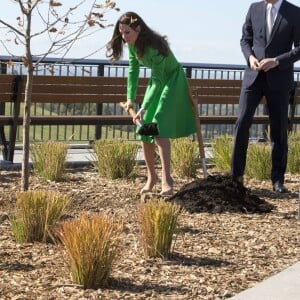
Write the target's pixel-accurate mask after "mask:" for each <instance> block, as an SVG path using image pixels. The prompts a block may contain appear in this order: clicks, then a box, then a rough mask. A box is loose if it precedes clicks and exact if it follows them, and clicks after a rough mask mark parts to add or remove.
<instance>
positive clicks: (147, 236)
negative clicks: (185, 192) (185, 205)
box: [137, 199, 181, 258]
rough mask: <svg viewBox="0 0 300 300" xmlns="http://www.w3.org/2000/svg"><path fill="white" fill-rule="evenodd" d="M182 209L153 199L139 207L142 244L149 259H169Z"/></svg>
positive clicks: (173, 204)
mask: <svg viewBox="0 0 300 300" xmlns="http://www.w3.org/2000/svg"><path fill="white" fill-rule="evenodd" d="M180 212H181V207H180V206H179V205H178V204H175V203H170V202H164V201H162V200H157V199H152V200H150V201H149V202H146V203H141V204H140V205H139V206H138V211H137V216H138V222H139V226H140V235H141V243H142V247H143V249H144V253H145V255H146V256H147V257H160V258H164V257H168V256H169V254H170V252H171V246H172V242H173V239H174V233H175V231H176V229H177V226H178V217H179V214H180Z"/></svg>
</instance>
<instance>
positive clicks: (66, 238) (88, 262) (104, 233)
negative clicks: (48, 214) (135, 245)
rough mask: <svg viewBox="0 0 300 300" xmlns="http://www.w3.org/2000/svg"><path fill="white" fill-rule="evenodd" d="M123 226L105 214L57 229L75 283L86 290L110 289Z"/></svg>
mask: <svg viewBox="0 0 300 300" xmlns="http://www.w3.org/2000/svg"><path fill="white" fill-rule="evenodd" d="M122 232H123V222H122V220H121V219H120V218H116V217H115V216H111V215H108V214H105V213H101V214H92V215H88V214H87V213H84V214H81V215H80V216H79V217H78V218H77V219H74V220H71V221H65V222H63V223H62V224H61V226H60V227H58V228H57V236H58V237H59V239H60V240H61V241H62V243H63V244H64V246H65V247H66V251H67V253H68V256H69V259H70V265H71V276H72V280H73V281H74V282H75V283H76V284H80V285H83V288H84V289H98V288H100V287H104V286H106V285H107V282H108V278H109V275H110V274H111V271H112V267H113V265H114V263H115V261H116V259H117V258H118V255H119V254H120V242H121V233H122Z"/></svg>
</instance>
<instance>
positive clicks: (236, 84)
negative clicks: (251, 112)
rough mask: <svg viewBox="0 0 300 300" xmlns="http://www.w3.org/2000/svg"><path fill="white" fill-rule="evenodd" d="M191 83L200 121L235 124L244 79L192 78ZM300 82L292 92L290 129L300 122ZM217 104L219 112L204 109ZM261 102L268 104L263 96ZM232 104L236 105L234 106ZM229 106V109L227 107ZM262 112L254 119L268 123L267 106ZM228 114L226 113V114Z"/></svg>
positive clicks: (254, 120) (262, 108) (259, 122)
mask: <svg viewBox="0 0 300 300" xmlns="http://www.w3.org/2000/svg"><path fill="white" fill-rule="evenodd" d="M190 85H191V87H192V89H193V94H194V99H196V101H197V103H198V104H199V105H201V106H199V107H200V112H199V114H200V121H201V123H202V124H234V123H235V122H236V119H237V111H236V109H237V105H238V103H239V96H240V91H241V86H242V80H225V79H213V80H209V79H202V80H199V79H190ZM299 88H300V84H299V83H297V82H295V86H294V89H293V90H292V91H291V94H290V108H289V130H291V129H292V125H293V124H299V123H300V115H295V111H296V105H297V104H300V93H299V92H298V90H299ZM209 104H215V105H218V106H219V107H218V108H219V112H217V111H216V106H215V110H212V109H211V108H210V110H209V111H208V110H206V111H205V110H204V109H203V105H209ZM261 104H262V105H264V104H266V99H265V98H264V97H263V98H262V101H261ZM232 105H235V107H233V106H232ZM226 108H227V109H226ZM260 110H261V113H260V114H259V115H258V114H256V115H255V116H254V119H253V123H254V124H268V123H269V117H268V113H267V109H266V107H261V109H260ZM225 114H226V115H225Z"/></svg>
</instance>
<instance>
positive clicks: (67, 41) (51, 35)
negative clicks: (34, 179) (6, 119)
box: [0, 0, 118, 191]
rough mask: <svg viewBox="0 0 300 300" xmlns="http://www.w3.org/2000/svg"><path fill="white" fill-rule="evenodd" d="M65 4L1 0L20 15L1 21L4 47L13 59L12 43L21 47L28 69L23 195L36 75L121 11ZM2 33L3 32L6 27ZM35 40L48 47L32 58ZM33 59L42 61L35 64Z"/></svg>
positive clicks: (108, 4)
mask: <svg viewBox="0 0 300 300" xmlns="http://www.w3.org/2000/svg"><path fill="white" fill-rule="evenodd" d="M100 1H102V0H100ZM4 2H6V3H4ZM66 2H68V1H62V2H59V1H54V0H50V1H46V0H27V1H25V0H6V1H3V0H2V2H1V4H2V6H3V9H7V8H8V5H9V3H10V4H13V5H16V6H17V11H18V13H19V15H18V16H16V18H15V19H14V20H13V21H12V18H11V16H7V20H8V21H6V20H5V19H4V18H3V19H0V24H2V25H3V26H4V29H7V32H6V36H7V37H11V38H6V39H5V40H2V41H1V43H2V45H3V46H4V49H5V50H6V51H7V53H8V54H9V55H11V56H17V55H14V54H13V52H12V50H11V49H12V47H11V46H10V45H11V44H10V45H9V42H13V43H14V44H15V45H19V46H22V47H23V49H24V55H22V61H23V64H24V66H25V67H26V68H27V74H26V86H25V96H24V112H23V119H24V121H23V157H22V180H21V190H22V191H26V190H28V188H29V129H30V106H31V95H32V84H33V73H34V71H35V70H36V69H37V68H38V66H39V65H40V63H41V62H43V60H44V59H45V58H46V57H47V56H49V55H50V54H52V55H54V54H55V55H58V54H59V56H60V58H62V57H65V56H66V54H67V53H68V52H69V51H70V49H71V48H72V47H73V46H74V44H75V43H76V42H77V41H79V40H80V39H83V38H89V37H91V36H92V35H93V34H95V33H96V32H97V31H98V30H99V29H104V28H106V27H107V26H110V25H105V24H106V20H104V18H103V17H104V14H105V13H106V12H107V11H108V10H118V8H116V3H115V2H113V1H110V0H105V1H104V0H103V2H104V3H102V4H97V3H96V1H94V0H92V1H91V0H80V1H79V0H77V1H76V0H74V1H70V3H72V4H71V5H72V6H71V7H68V8H67V9H64V7H63V3H66ZM37 24H38V25H37ZM1 29H2V30H3V27H1ZM35 39H40V40H41V41H43V42H42V43H43V45H46V49H45V51H44V52H43V53H39V54H33V49H32V48H33V47H32V42H33V40H35ZM33 56H34V57H38V58H39V59H38V60H37V61H35V62H33Z"/></svg>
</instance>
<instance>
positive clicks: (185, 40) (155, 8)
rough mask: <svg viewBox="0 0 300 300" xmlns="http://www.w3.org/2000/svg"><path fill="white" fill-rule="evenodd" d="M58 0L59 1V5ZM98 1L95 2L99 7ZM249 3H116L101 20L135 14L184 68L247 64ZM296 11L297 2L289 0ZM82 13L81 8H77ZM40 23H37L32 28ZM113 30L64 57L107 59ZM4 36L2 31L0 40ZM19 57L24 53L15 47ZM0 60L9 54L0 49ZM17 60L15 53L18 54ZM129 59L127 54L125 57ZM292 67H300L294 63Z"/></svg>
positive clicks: (6, 13) (5, 12)
mask: <svg viewBox="0 0 300 300" xmlns="http://www.w3.org/2000/svg"><path fill="white" fill-rule="evenodd" d="M3 1H6V2H7V5H6V6H5V9H2V10H1V12H0V19H2V20H6V21H7V22H12V20H14V19H15V16H16V15H17V13H16V11H15V10H16V9H17V7H16V5H15V4H14V3H13V1H12V0H2V2H3ZM57 1H58V0H57ZM103 1H104V0H99V1H97V3H101V2H102V3H103ZM61 2H62V3H63V5H64V7H70V6H71V5H73V3H74V2H75V0H65V1H63V0H61ZM252 2H253V1H251V0H227V1H223V0H215V1H204V0H202V1H200V0H184V1H178V0H177V1H176V0H144V1H142V0H116V4H117V5H116V6H117V7H118V8H120V11H119V12H116V11H109V12H106V13H105V15H104V18H105V19H106V20H107V24H115V22H116V20H117V19H118V18H119V16H120V15H121V14H122V13H124V12H126V11H134V12H136V13H138V14H139V15H140V16H141V17H142V18H143V19H144V21H145V22H146V23H147V24H148V26H149V27H151V28H152V29H154V30H155V31H157V32H159V33H160V34H162V35H166V36H167V37H168V41H169V43H170V46H171V49H172V51H173V52H174V54H175V56H176V57H177V59H178V61H180V62H182V63H205V64H245V60H244V57H243V55H242V53H241V50H240V44H239V43H240V38H241V31H242V25H243V23H244V20H245V16H246V13H247V11H248V8H249V6H250V4H251V3H252ZM289 2H291V3H293V4H295V5H298V6H300V0H289ZM81 11H82V12H83V11H84V9H81ZM38 27H39V24H35V27H34V28H35V29H36V28H38ZM112 32H113V27H108V28H106V29H104V30H99V31H98V32H97V33H96V35H94V36H93V37H92V38H91V39H90V40H89V41H85V42H82V43H78V44H75V45H74V46H73V48H72V50H71V51H70V52H69V53H68V55H67V57H68V58H82V57H85V56H86V55H88V54H90V53H91V52H92V51H93V50H94V49H95V50H96V49H102V50H100V51H98V52H96V53H95V54H94V55H92V56H90V57H89V58H92V59H106V57H105V45H106V43H107V42H108V41H109V40H110V38H111V36H112ZM4 37H5V33H4V30H3V29H2V30H0V39H1V40H3V39H4ZM43 44H44V42H43V41H39V42H37V43H36V44H34V50H37V52H36V53H38V50H39V48H40V47H42V45H43ZM14 51H15V52H14V53H16V52H17V54H18V53H19V52H20V51H21V52H22V51H23V48H22V47H19V46H18V50H14ZM0 53H1V55H8V54H7V53H6V52H5V49H4V48H3V46H2V45H0ZM18 55H19V54H18ZM123 59H124V60H127V52H126V51H125V53H124V57H123ZM296 66H297V67H298V66H300V63H299V62H297V63H296Z"/></svg>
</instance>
